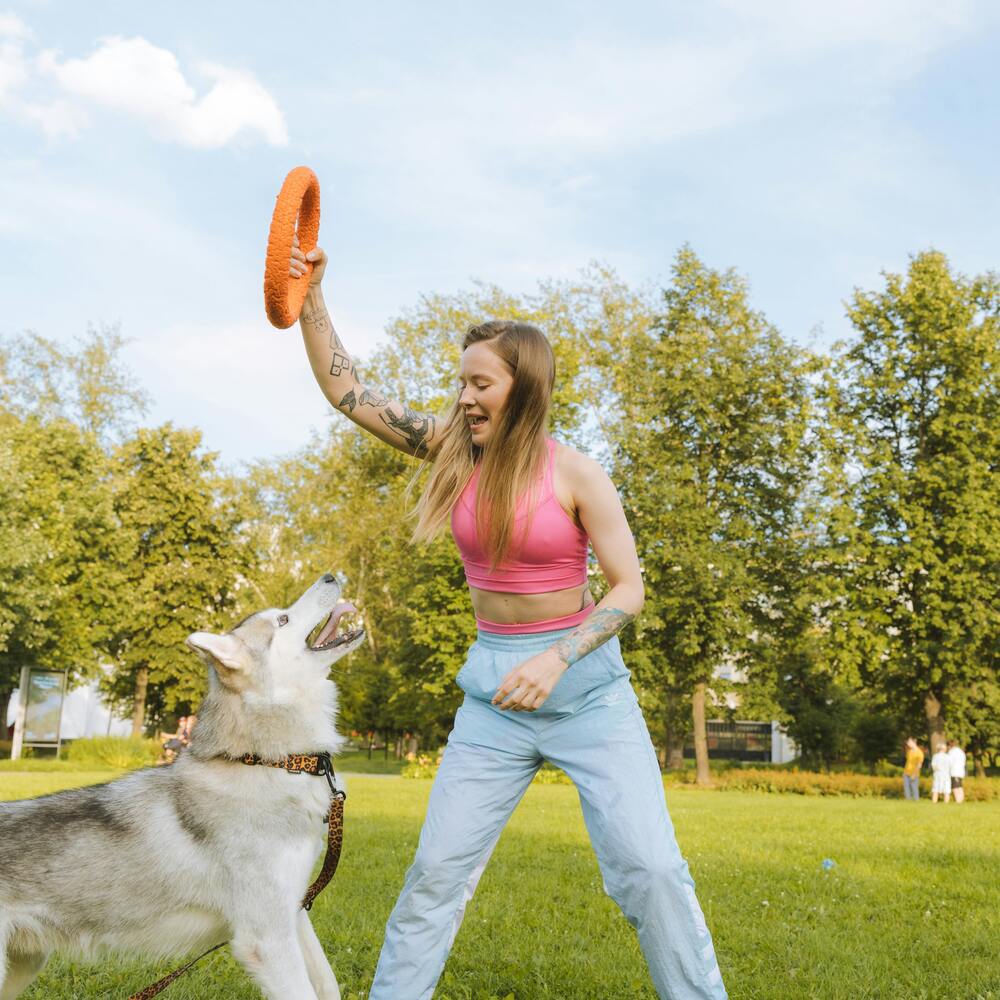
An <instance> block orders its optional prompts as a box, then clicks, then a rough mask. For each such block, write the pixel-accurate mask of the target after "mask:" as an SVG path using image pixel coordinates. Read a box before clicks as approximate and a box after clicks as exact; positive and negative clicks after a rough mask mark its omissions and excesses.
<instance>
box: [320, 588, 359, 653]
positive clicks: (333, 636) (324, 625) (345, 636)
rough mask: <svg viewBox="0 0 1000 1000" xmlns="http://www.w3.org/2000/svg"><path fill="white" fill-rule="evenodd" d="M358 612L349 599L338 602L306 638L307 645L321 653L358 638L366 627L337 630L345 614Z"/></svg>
mask: <svg viewBox="0 0 1000 1000" xmlns="http://www.w3.org/2000/svg"><path fill="white" fill-rule="evenodd" d="M357 613H358V609H357V608H356V607H355V606H354V605H353V604H351V603H350V602H348V601H345V602H344V603H342V604H338V605H337V606H336V607H335V608H334V609H333V610H332V611H331V612H330V614H329V616H328V617H327V618H325V619H324V620H323V621H322V622H320V624H319V625H317V626H316V628H314V629H313V630H312V632H311V633H310V634H309V638H308V639H307V640H306V645H307V646H308V647H309V648H310V649H311V650H312V651H313V652H314V653H319V652H322V651H323V650H324V649H334V648H335V647H337V646H343V645H344V644H345V643H348V642H352V641H353V640H354V639H357V638H358V636H360V635H361V634H362V633H363V632H364V629H361V628H347V629H346V630H345V631H342V632H339V633H338V631H337V629H338V627H339V626H340V622H341V619H342V618H343V617H344V616H345V615H355V614H357ZM348 624H349V623H348Z"/></svg>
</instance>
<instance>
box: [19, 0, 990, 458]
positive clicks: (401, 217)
mask: <svg viewBox="0 0 1000 1000" xmlns="http://www.w3.org/2000/svg"><path fill="white" fill-rule="evenodd" d="M291 11H292V8H291V7H290V6H287V5H285V6H279V5H277V4H274V3H263V2H257V0H239V2H230V0H215V2H213V3H211V4H206V3H201V2H199V3H197V4H195V3H191V2H188V0H175V2H173V3H170V4H152V3H136V2H135V0H130V2H128V3H125V2H111V0H88V2H87V3H86V4H81V3H76V2H70V0H64V2H45V0H37V2H29V0H24V2H14V3H10V4H8V5H7V6H3V0H0V305H2V309H0V336H4V335H13V334H17V333H21V332H23V331H25V330H33V331H36V332H38V333H40V334H42V335H43V336H46V337H49V338H52V339H55V340H57V341H60V342H66V343H70V342H71V341H72V339H73V338H74V337H76V336H79V335H81V334H83V333H84V332H85V331H86V329H87V327H88V324H94V325H96V324H101V323H107V324H112V323H119V324H120V325H121V329H122V332H123V334H124V335H125V336H126V337H128V338H130V339H131V342H130V344H129V347H128V348H127V352H126V360H127V362H128V364H129V365H130V366H131V368H132V369H133V370H134V372H135V374H136V375H137V377H138V378H139V380H140V381H141V383H142V384H143V385H144V386H145V387H146V389H147V390H148V391H149V393H150V394H151V396H152V398H153V400H154V403H153V406H152V409H151V411H150V413H149V415H148V417H147V420H148V421H150V422H157V423H158V422H161V421H166V420H171V421H173V422H174V423H175V424H177V425H180V426H198V427H200V428H201V429H202V430H203V432H204V435H205V442H206V444H207V446H208V447H210V448H212V449H214V450H217V451H219V452H220V453H221V455H222V457H223V460H224V461H225V462H227V463H228V464H231V465H235V464H238V463H241V462H247V461H252V460H254V459H259V458H267V457H271V456H275V455H278V454H282V453H286V452H289V451H292V450H294V449H297V448H300V447H302V446H303V445H305V444H306V443H307V442H308V440H309V435H310V430H311V428H316V427H322V425H323V424H324V423H325V421H327V420H329V419H331V417H330V412H331V411H330V407H329V406H328V404H327V403H326V401H325V400H324V399H323V397H322V395H321V394H320V393H319V390H318V389H317V388H316V386H315V383H314V382H313V380H312V376H311V374H310V372H309V367H308V364H307V363H306V360H305V355H304V351H303V349H302V345H301V340H300V338H299V336H298V334H297V332H296V331H295V330H294V329H293V330H288V331H277V330H275V329H273V328H272V327H271V326H270V325H269V324H268V322H267V320H266V317H265V315H264V310H263V297H262V281H263V262H264V248H265V242H266V237H267V230H268V225H269V222H270V214H271V209H272V207H273V204H274V197H275V195H276V193H277V191H278V189H279V188H280V186H281V181H282V179H283V177H284V176H285V174H286V172H287V171H288V170H289V169H291V168H292V167H294V166H297V165H299V164H306V165H308V166H310V167H312V168H313V170H315V172H316V173H317V175H318V177H319V180H320V184H321V187H322V210H323V216H322V226H321V230H320V242H321V244H322V245H323V246H324V247H325V249H326V250H327V252H328V253H329V255H330V266H329V268H328V271H327V275H328V276H327V278H326V280H325V282H324V288H325V290H326V299H327V302H328V304H329V305H330V307H331V312H332V313H333V316H334V320H335V322H336V324H337V327H338V330H339V331H340V333H341V336H342V338H343V340H344V341H345V343H346V344H347V345H348V347H349V348H350V349H351V350H352V351H353V352H354V353H355V355H356V356H358V357H362V358H363V357H364V356H365V355H366V354H367V353H369V352H370V351H371V350H372V348H373V347H374V346H376V345H377V343H378V342H379V339H380V338H381V337H382V336H384V334H383V330H384V328H385V326H386V324H387V323H388V322H389V321H390V320H391V319H392V318H393V317H395V316H398V315H399V314H400V313H402V312H404V311H406V310H407V309H409V308H411V307H413V306H414V305H416V304H417V303H418V302H419V299H420V297H421V296H422V295H425V294H428V293H452V292H459V291H462V290H464V289H468V288H469V287H470V285H471V284H472V282H473V281H474V280H477V279H478V280H484V281H488V282H491V283H495V284H498V285H500V286H502V287H504V288H506V289H508V290H510V291H512V292H527V291H531V290H532V289H534V288H535V286H536V285H537V283H538V282H539V281H542V280H545V279H551V278H568V277H572V276H573V275H574V274H576V273H577V272H578V271H579V270H580V269H581V268H583V267H585V266H587V265H588V263H590V262H593V261H600V262H602V263H605V264H608V265H610V266H612V267H613V268H615V269H616V270H617V271H618V272H619V274H620V275H621V276H622V277H623V278H624V279H626V280H627V281H629V282H630V283H634V284H641V283H645V282H654V283H664V282H666V281H667V280H668V279H669V270H670V264H671V260H672V258H673V256H674V254H675V253H676V251H677V249H678V248H679V247H680V246H681V245H683V244H685V243H688V244H690V245H691V246H692V248H693V249H694V250H695V251H696V252H697V253H698V254H699V255H700V256H701V257H702V259H703V260H705V261H706V263H708V264H709V265H710V266H713V267H718V268H726V267H735V268H736V269H737V270H738V271H739V272H741V273H742V274H743V275H745V276H746V278H747V279H748V281H749V283H750V288H751V297H752V301H753V303H754V305H755V306H756V307H757V308H758V309H760V310H762V311H763V312H764V313H765V314H766V315H767V316H768V318H769V319H770V320H771V321H772V322H773V323H775V324H776V325H777V326H778V328H779V329H780V330H781V331H782V332H783V333H784V334H785V335H786V336H787V337H789V338H790V339H792V340H795V341H796V342H798V343H801V344H803V345H810V346H813V347H816V348H819V349H824V348H826V347H828V346H829V345H830V344H831V343H832V342H833V341H834V340H836V339H838V338H841V337H844V336H846V335H848V333H849V327H848V326H847V323H846V320H845V318H844V305H843V304H844V301H845V300H846V299H847V298H848V297H849V296H850V295H851V292H852V289H854V288H856V287H862V288H873V287H877V286H878V285H879V283H880V281H881V278H880V274H881V272H882V271H883V270H890V271H901V270H904V269H905V268H906V266H907V262H908V258H909V256H910V255H912V254H914V253H916V252H919V251H921V250H924V249H927V248H930V247H934V248H936V249H938V250H942V251H944V252H945V253H946V254H948V256H949V258H950V259H951V261H952V263H953V264H954V266H955V267H956V268H958V269H959V270H961V271H963V272H966V273H970V274H971V273H980V272H983V271H987V270H994V269H996V268H997V267H998V265H1000V260H998V258H1000V246H998V240H997V233H998V232H1000V194H998V188H997V182H996V177H997V175H998V174H1000V167H998V164H1000V156H998V153H1000V138H998V137H1000V127H998V121H997V119H998V111H1000V69H998V64H1000V62H998V60H997V58H996V53H997V50H998V42H1000V7H998V5H996V4H991V3H990V2H989V0H982V2H977V0H838V2H837V3H836V4H833V3H828V2H812V0H703V2H699V3H691V2H689V0H685V2H676V0H660V2H637V0H618V2H616V3H615V4H608V3H606V2H602V3H596V2H594V3H591V2H589V0H574V2H568V0H565V2H564V0H550V2H547V3H539V2H538V0H532V2H530V3H529V2H522V0H507V2H505V3H504V4H502V5H501V4H477V3H469V2H468V0H465V2H462V3H458V2H451V0H440V2H438V0H432V2H431V3H426V4H413V3H403V2H397V0H385V2H381V3H378V4H367V5H359V4H347V3H343V2H340V0H329V2H325V3H312V4H302V5H299V6H298V7H296V8H295V9H294V13H291ZM460 333H461V331H456V336H458V335H460Z"/></svg>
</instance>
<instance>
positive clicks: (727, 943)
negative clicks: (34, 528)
mask: <svg viewBox="0 0 1000 1000" xmlns="http://www.w3.org/2000/svg"><path fill="white" fill-rule="evenodd" d="M85 777H86V776H85V775H84V774H80V773H74V774H64V775H51V774H25V775H17V774H9V773H2V774H0V798H2V797H14V796H15V795H19V794H21V793H28V789H29V788H30V787H32V786H31V784H30V781H34V782H35V791H36V792H41V791H48V790H52V789H53V788H54V787H55V784H56V782H61V783H62V784H63V785H64V786H68V785H69V784H73V785H77V784H81V783H82V782H83V779H84V778H85ZM101 777H103V778H106V777H108V775H107V774H105V775H103V776H101ZM22 778H23V779H29V780H28V781H21V780H20V779H22ZM13 779H17V781H15V780H13ZM43 782H44V783H43ZM348 787H349V792H350V797H349V799H348V803H347V833H346V844H345V849H344V856H343V860H342V862H341V867H340V871H339V872H338V874H337V877H336V878H335V879H334V881H333V883H332V884H331V886H330V888H328V889H327V891H326V892H325V893H324V895H323V896H321V897H320V899H319V901H318V902H317V904H316V906H315V908H314V909H313V919H314V922H315V924H316V926H317V929H318V931H319V935H320V938H321V940H323V942H324V943H325V945H326V948H327V952H328V954H329V956H330V959H331V962H332V964H333V967H334V969H335V970H336V972H337V975H338V978H339V979H340V982H341V987H342V989H343V991H344V998H345V1000H358V998H361V997H363V996H364V995H365V990H366V988H367V987H368V985H369V983H370V981H371V976H372V973H373V971H374V968H375V962H376V958H377V955H378V948H379V945H380V943H381V938H382V929H383V926H384V923H385V919H386V917H387V916H388V913H389V910H390V908H391V906H392V903H393V900H394V898H395V895H396V893H397V891H398V889H399V886H400V884H401V881H402V877H403V872H404V871H405V869H406V867H407V865H408V864H409V861H410V858H411V855H412V852H413V848H414V846H415V843H416V838H417V834H418V831H419V827H420V820H421V817H422V814H423V811H424V807H425V803H426V799H427V794H428V791H429V789H430V783H429V782H425V781H408V780H405V779H401V778H384V777H383V778H377V777H353V778H350V779H349V782H348ZM668 801H669V803H670V808H671V812H672V814H673V817H674V822H675V825H676V828H677V834H678V839H679V840H680V843H681V847H682V849H683V850H684V853H685V854H686V855H687V858H688V860H689V862H690V864H691V868H692V871H693V873H694V876H695V880H696V882H697V884H698V894H699V897H700V899H701V902H702V905H703V907H704V909H705V913H706V917H707V919H708V922H709V925H710V926H711V928H712V931H713V933H714V935H715V941H716V949H717V951H718V954H719V961H720V964H721V966H722V970H723V974H724V975H725V978H726V983H727V986H728V989H729V993H730V996H731V997H732V998H734V1000H737V998H739V1000H751V998H752V1000H783V998H787V1000H811V998H817V1000H818V998H823V1000H835V998H836V1000H876V998H877V1000H1000V959H998V944H997V942H998V941H1000V888H998V887H1000V834H998V831H1000V803H974V804H971V805H970V804H966V805H965V806H961V807H956V806H954V805H952V806H948V807H946V806H943V805H939V806H937V807H932V806H931V805H930V803H929V802H926V801H922V802H919V803H916V804H913V803H908V802H903V801H900V800H884V799H846V798H819V797H808V796H798V795H765V794H753V793H738V792H701V791H695V790H687V789H683V790H677V791H670V792H669V793H668ZM824 858H832V859H833V860H834V861H835V862H836V867H835V868H833V870H832V871H830V872H829V873H826V872H824V871H823V869H822V861H823V859H824ZM171 967H172V966H169V965H157V966H148V965H142V964H135V963H125V962H121V961H117V960H115V961H108V962H106V963H105V964H102V965H82V964H80V965H76V964H70V963H68V962H66V961H64V960H62V959H55V960H53V961H52V962H50V964H49V965H48V967H47V968H46V970H45V972H44V973H43V975H42V977H41V978H40V979H39V980H38V982H37V983H36V985H35V986H34V987H33V988H32V989H31V990H30V991H29V992H28V993H26V994H25V995H24V996H25V1000H43V998H44V1000H52V998H71V997H72V998H88V1000H97V998H104V997H107V998H118V997H125V996H127V995H128V993H129V992H130V991H132V990H136V989H138V988H140V987H141V986H144V985H146V984H147V983H148V982H151V981H152V980H154V979H156V978H158V977H159V976H161V975H163V974H164V973H165V972H166V971H168V969H169V968H171ZM166 995H167V996H169V997H172V998H174V1000H214V998H218V1000H223V998H225V1000H239V998H252V997H253V998H255V997H258V994H257V993H256V991H255V990H254V989H253V987H252V986H251V985H250V984H249V981H248V980H247V978H246V977H245V976H244V974H243V972H242V971H241V970H240V969H239V968H238V967H237V966H236V965H235V963H233V961H232V960H231V959H230V958H229V956H228V954H227V953H217V954H215V955H213V956H211V957H210V958H208V959H206V960H205V963H204V967H203V968H199V969H196V970H195V971H193V972H191V973H189V974H188V975H187V976H185V977H184V978H183V979H181V980H179V981H178V982H177V983H176V984H175V985H174V986H172V987H171V988H170V991H169V993H168V994H166ZM511 995H512V996H513V997H514V998H515V1000H550V998H551V1000H555V998H565V1000H585V998H586V1000H626V998H640V997H641V998H654V996H655V995H654V993H653V990H652V987H651V985H650V983H649V980H648V978H647V975H646V972H645V968H644V965H643V962H642V957H641V955H640V953H639V950H638V947H637V945H636V942H635V939H634V936H633V933H632V930H631V928H630V927H629V926H628V924H627V923H626V921H625V920H624V918H622V917H621V916H620V914H619V912H618V910H617V908H616V907H615V906H614V904H613V903H612V902H611V901H610V900H609V899H608V898H607V897H606V896H605V895H604V894H603V892H602V890H601V880H600V877H599V875H598V871H597V866H596V863H595V862H594V859H593V856H592V854H591V852H590V848H589V846H588V843H587V839H586V834H585V831H584V828H583V824H582V822H581V820H580V815H579V806H578V804H577V801H576V795H575V792H574V790H573V789H572V788H571V787H567V786H563V785H545V786H538V785H535V786H533V787H532V788H531V789H530V790H529V792H528V795H527V797H526V799H525V801H524V803H523V804H522V806H521V807H520V808H519V809H518V811H517V812H516V813H515V815H514V818H513V819H512V821H511V823H510V826H509V827H508V829H507V831H506V832H505V833H504V835H503V837H502V838H501V841H500V844H499V846H498V848H497V851H496V854H495V855H494V858H493V861H492V863H491V864H490V866H489V868H488V869H487V871H486V874H485V875H484V877H483V880H482V882H481V884H480V888H479V891H478V893H477V894H476V898H475V899H474V900H473V902H472V903H471V904H470V906H469V908H468V912H467V914H466V919H465V923H464V925H463V927H462V931H461V933H460V934H459V936H458V940H457V941H456V944H455V948H454V951H453V953H452V957H451V960H450V961H449V963H448V965H447V967H446V970H445V975H444V978H443V979H442V982H441V985H440V987H439V989H438V992H437V994H436V1000H481V998H505V997H509V996H511ZM400 1000H405V998H400Z"/></svg>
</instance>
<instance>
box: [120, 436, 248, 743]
mask: <svg viewBox="0 0 1000 1000" xmlns="http://www.w3.org/2000/svg"><path fill="white" fill-rule="evenodd" d="M200 446H201V434H200V432H199V431H197V430H183V429H177V428H174V427H172V426H171V425H170V424H165V425H163V426H161V427H156V428H152V429H141V430H139V431H137V432H136V433H135V434H133V435H132V436H131V437H129V438H128V439H126V440H125V441H124V442H123V443H122V444H121V445H120V446H119V447H118V448H117V449H116V451H115V456H114V458H115V475H114V509H115V514H116V517H117V520H118V535H119V537H120V539H121V544H122V545H123V555H122V559H121V563H120V566H119V577H118V587H117V588H116V590H115V607H114V610H113V614H112V619H111V620H112V622H113V631H112V633H111V635H110V636H109V638H108V640H107V642H106V643H105V648H106V649H107V651H108V653H109V654H110V656H111V657H112V659H113V661H114V664H115V667H116V669H115V671H114V674H113V675H112V676H111V677H110V678H109V679H108V681H107V683H106V685H105V686H106V689H107V691H108V693H110V694H111V695H112V697H114V698H116V699H117V700H130V701H131V703H132V706H133V712H132V729H133V732H134V733H135V734H139V733H141V732H142V730H143V727H144V725H145V722H146V719H147V717H148V716H150V715H152V716H153V717H161V716H162V714H163V713H164V712H167V711H172V710H173V709H175V708H177V707H178V706H182V707H185V708H189V707H191V706H193V705H195V704H196V703H197V702H198V700H200V697H201V695H202V694H203V692H204V680H205V678H204V670H203V669H202V667H201V664H200V661H198V659H197V657H195V656H193V655H192V654H191V653H190V652H189V651H188V650H187V649H186V647H185V645H184V640H185V638H186V637H187V636H188V635H189V634H190V633H191V632H194V631H197V630H200V629H212V628H225V627H227V626H229V625H231V624H232V622H231V621H230V620H229V617H230V616H231V614H232V611H233V609H234V608H235V606H236V604H237V600H238V597H239V591H240V588H241V587H244V588H245V587H247V586H249V584H248V582H247V581H248V577H249V576H250V575H251V574H252V573H253V571H254V567H255V565H256V561H257V558H258V557H257V554H256V551H255V549H254V546H253V544H252V542H253V536H252V534H251V533H249V532H248V530H247V522H248V520H249V515H250V514H251V511H249V510H248V509H247V507H246V505H245V503H242V502H241V501H240V497H239V494H238V492H237V491H236V490H235V488H234V487H233V485H232V484H231V483H230V482H229V481H228V480H227V479H226V477H224V476H223V475H222V474H221V473H220V472H219V470H218V468H217V460H216V456H215V455H214V454H211V453H205V452H202V451H201V448H200Z"/></svg>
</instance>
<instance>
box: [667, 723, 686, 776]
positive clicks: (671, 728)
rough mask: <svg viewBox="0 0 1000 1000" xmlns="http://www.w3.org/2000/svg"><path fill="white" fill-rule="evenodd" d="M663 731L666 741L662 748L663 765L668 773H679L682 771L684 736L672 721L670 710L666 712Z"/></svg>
mask: <svg viewBox="0 0 1000 1000" xmlns="http://www.w3.org/2000/svg"><path fill="white" fill-rule="evenodd" d="M663 730H664V734H665V736H666V740H667V745H666V747H665V748H664V765H665V766H666V768H667V770H668V771H681V770H683V769H684V734H683V733H682V732H681V731H680V727H679V726H678V725H677V723H676V722H675V721H674V719H673V716H672V714H671V711H670V710H668V711H667V718H666V722H665V723H664V726H663Z"/></svg>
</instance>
